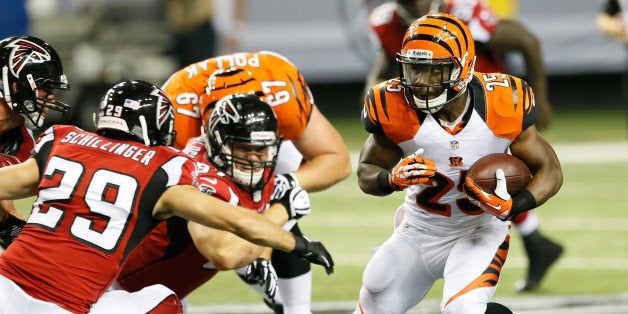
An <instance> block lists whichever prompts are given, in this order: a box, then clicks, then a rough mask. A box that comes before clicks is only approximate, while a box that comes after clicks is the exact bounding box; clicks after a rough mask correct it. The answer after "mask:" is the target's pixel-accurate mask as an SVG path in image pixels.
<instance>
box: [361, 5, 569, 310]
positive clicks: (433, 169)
mask: <svg viewBox="0 0 628 314" xmlns="http://www.w3.org/2000/svg"><path fill="white" fill-rule="evenodd" d="M397 62H398V63H399V68H400V73H401V74H400V77H398V78H394V79H390V80H388V81H385V82H382V83H380V84H377V85H375V86H373V87H372V88H371V90H370V91H369V92H368V93H367V95H366V96H365V98H364V107H363V112H362V122H363V124H364V127H365V129H366V130H367V131H368V132H369V133H370V135H369V137H368V138H367V140H366V142H365V143H364V145H363V147H362V151H361V153H360V159H359V164H358V170H357V173H358V183H359V186H360V188H361V189H362V190H363V191H364V192H365V193H368V194H372V195H379V196H384V195H388V194H390V193H392V192H394V191H401V190H405V191H406V196H405V201H404V203H403V204H402V205H401V207H402V210H403V211H404V213H405V216H404V218H403V221H401V223H400V225H399V226H398V227H397V228H396V229H395V231H394V233H393V235H392V236H391V237H390V238H389V239H388V240H387V241H386V242H385V243H384V244H383V245H382V246H381V247H379V248H378V249H377V250H376V252H375V254H374V256H373V257H372V259H371V260H370V261H369V263H368V265H367V266H366V269H365V270H364V277H363V278H364V282H363V285H362V288H361V290H360V299H359V303H358V305H357V307H356V313H405V312H406V311H408V310H409V309H411V308H412V307H414V306H415V305H416V304H418V303H419V302H420V301H421V300H422V299H423V298H424V297H425V295H426V294H427V292H428V291H429V290H430V289H431V287H432V285H433V284H434V282H435V281H436V280H438V279H441V278H442V279H443V280H444V283H445V284H444V287H443V293H442V301H441V311H442V312H443V313H485V311H487V308H488V312H487V313H490V311H492V306H487V305H488V304H489V301H490V298H491V297H492V295H493V293H494V292H495V290H496V288H497V283H498V281H499V275H500V272H501V269H502V266H503V265H504V262H505V261H506V256H507V254H508V245H509V239H510V219H511V218H512V217H514V216H516V215H518V214H521V213H523V212H525V211H528V210H530V209H532V208H534V207H536V206H538V205H541V204H543V203H544V202H545V201H547V200H548V199H549V198H550V197H551V196H552V195H554V194H555V193H556V192H557V191H558V190H559V188H560V186H561V184H562V170H561V167H560V162H559V160H558V158H557V156H556V153H555V152H554V150H553V149H552V147H551V146H550V145H549V144H548V143H547V141H545V140H544V139H543V138H542V137H541V136H540V134H539V133H538V132H537V130H536V127H535V125H534V123H535V122H536V118H537V111H536V106H535V103H534V93H533V92H532V89H531V88H530V87H529V86H528V84H527V83H526V82H525V81H523V80H521V79H519V78H517V77H514V76H511V75H508V74H501V73H479V72H476V73H474V68H473V67H474V64H475V45H474V41H473V37H472V36H471V33H470V31H469V29H468V28H467V26H466V25H465V24H464V23H463V22H462V21H460V20H459V19H458V18H456V17H454V16H452V15H449V14H446V13H433V14H429V15H426V16H424V17H422V18H420V19H418V20H416V21H415V22H414V23H413V24H412V25H411V26H410V27H409V28H408V30H407V32H406V35H405V37H404V39H403V45H402V49H401V51H400V53H399V54H398V55H397ZM508 149H510V151H511V152H512V154H513V155H514V156H517V157H518V158H519V159H521V160H523V161H524V162H525V163H526V164H527V165H528V167H529V168H530V169H531V170H532V172H533V173H534V178H533V179H532V180H531V181H530V183H529V184H528V185H527V186H526V188H525V189H524V190H522V191H521V192H520V193H518V194H516V195H509V194H508V193H507V192H506V186H505V184H506V183H505V178H504V173H503V171H501V172H500V171H497V172H496V174H495V175H496V178H497V179H498V187H497V188H496V189H495V191H482V190H481V189H479V188H478V187H477V186H476V185H475V184H474V183H473V181H472V180H470V179H469V178H466V180H465V176H464V174H465V172H466V170H467V169H469V167H470V166H471V165H472V164H473V163H474V162H475V161H476V160H477V159H479V158H480V157H482V156H485V155H487V154H491V153H497V152H500V153H503V152H506V151H507V150H508Z"/></svg>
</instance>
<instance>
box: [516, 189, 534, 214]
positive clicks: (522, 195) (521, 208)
mask: <svg viewBox="0 0 628 314" xmlns="http://www.w3.org/2000/svg"><path fill="white" fill-rule="evenodd" d="M535 207H536V200H535V199H534V195H532V193H531V192H530V191H528V190H526V189H523V190H521V192H519V193H517V194H516V195H514V196H513V197H512V209H511V217H515V216H517V215H519V214H522V213H525V212H527V211H529V210H530V209H533V208H535Z"/></svg>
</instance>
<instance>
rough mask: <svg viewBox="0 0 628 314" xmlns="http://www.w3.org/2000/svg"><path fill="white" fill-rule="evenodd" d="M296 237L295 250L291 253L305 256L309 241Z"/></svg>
mask: <svg viewBox="0 0 628 314" xmlns="http://www.w3.org/2000/svg"><path fill="white" fill-rule="evenodd" d="M293 236H294V242H295V244H294V250H292V252H291V253H295V254H297V255H300V254H303V253H305V252H306V251H307V241H305V239H303V238H302V237H299V236H296V235H293Z"/></svg>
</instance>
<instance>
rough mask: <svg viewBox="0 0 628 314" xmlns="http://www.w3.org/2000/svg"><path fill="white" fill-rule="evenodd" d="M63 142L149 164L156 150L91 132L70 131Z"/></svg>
mask: <svg viewBox="0 0 628 314" xmlns="http://www.w3.org/2000/svg"><path fill="white" fill-rule="evenodd" d="M61 143H68V144H74V145H80V146H85V147H91V148H96V149H100V150H104V151H107V152H110V153H112V154H116V155H120V156H123V157H127V158H130V159H132V160H135V161H138V162H140V163H142V164H144V165H147V166H148V164H149V163H150V160H151V159H152V158H153V156H155V151H154V150H148V149H145V148H141V147H138V146H135V145H132V144H128V143H120V142H111V141H108V140H106V139H103V138H101V137H98V136H95V135H91V134H82V133H76V132H68V134H67V135H66V136H65V137H64V138H63V139H61Z"/></svg>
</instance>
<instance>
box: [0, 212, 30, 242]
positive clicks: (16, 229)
mask: <svg viewBox="0 0 628 314" xmlns="http://www.w3.org/2000/svg"><path fill="white" fill-rule="evenodd" d="M25 224H26V221H24V220H22V219H19V218H17V217H15V216H13V215H8V217H7V218H6V219H5V220H4V221H0V247H2V248H3V249H6V248H7V247H8V246H9V245H10V244H11V243H13V241H15V238H17V236H18V235H19V234H20V232H21V231H22V227H24V225H25Z"/></svg>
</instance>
